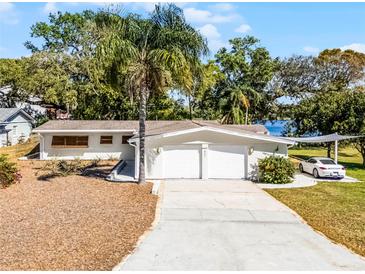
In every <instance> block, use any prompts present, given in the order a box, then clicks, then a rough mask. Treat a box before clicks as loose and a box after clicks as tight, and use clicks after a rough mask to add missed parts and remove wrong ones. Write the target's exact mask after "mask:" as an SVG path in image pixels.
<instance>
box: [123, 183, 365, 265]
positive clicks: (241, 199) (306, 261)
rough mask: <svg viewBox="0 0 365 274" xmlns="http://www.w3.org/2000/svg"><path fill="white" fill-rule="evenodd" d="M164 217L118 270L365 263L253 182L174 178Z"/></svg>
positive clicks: (167, 187) (165, 188)
mask: <svg viewBox="0 0 365 274" xmlns="http://www.w3.org/2000/svg"><path fill="white" fill-rule="evenodd" d="M162 188H163V189H162V201H161V216H160V221H159V223H158V224H157V226H156V227H155V228H154V229H153V231H152V232H151V233H150V234H148V235H147V237H146V238H145V239H144V240H143V241H142V243H141V244H140V246H139V247H138V248H137V249H136V250H135V252H134V253H133V254H132V255H131V256H129V257H128V258H127V260H126V261H125V262H124V263H123V264H122V265H121V266H119V267H118V269H119V270H365V260H363V259H362V258H360V257H359V256H357V255H355V254H353V253H351V252H349V251H348V250H347V249H345V248H343V247H341V246H339V245H336V244H333V243H332V242H330V241H329V240H327V239H326V238H325V237H323V236H321V235H320V234H318V233H316V232H314V231H313V230H312V229H311V228H310V227H309V226H307V225H306V224H304V223H302V222H301V221H300V219H299V218H298V217H296V215H294V214H293V213H292V212H291V211H290V210H289V209H288V208H287V207H285V206H284V205H282V204H281V203H280V202H278V201H277V200H275V199H274V198H272V197H271V196H269V195H268V194H267V193H265V192H264V191H263V190H261V189H259V188H258V187H257V186H255V185H254V184H253V183H251V182H247V181H239V180H208V181H201V180H196V181H194V180H170V181H165V182H164V183H163V184H162Z"/></svg>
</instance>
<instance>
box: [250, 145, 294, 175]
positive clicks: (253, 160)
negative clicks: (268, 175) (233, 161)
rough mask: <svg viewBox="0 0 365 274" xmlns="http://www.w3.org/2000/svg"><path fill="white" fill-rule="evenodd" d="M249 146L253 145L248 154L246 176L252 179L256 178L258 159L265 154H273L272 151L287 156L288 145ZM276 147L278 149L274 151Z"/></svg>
mask: <svg viewBox="0 0 365 274" xmlns="http://www.w3.org/2000/svg"><path fill="white" fill-rule="evenodd" d="M250 147H253V153H252V154H251V155H250V154H249V155H248V165H247V169H248V170H247V172H248V174H247V175H248V178H250V179H253V180H255V179H256V178H257V171H258V160H259V159H263V158H265V157H267V156H270V155H273V154H274V153H275V155H277V156H284V157H287V156H288V146H287V145H285V144H275V143H271V144H270V143H268V144H255V145H253V146H250ZM277 149H278V151H276V150H277ZM275 151H276V152H275Z"/></svg>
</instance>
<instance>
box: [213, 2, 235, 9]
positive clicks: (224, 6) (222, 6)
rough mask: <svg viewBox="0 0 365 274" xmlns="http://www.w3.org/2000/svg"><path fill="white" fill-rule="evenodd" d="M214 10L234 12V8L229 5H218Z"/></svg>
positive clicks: (214, 6)
mask: <svg viewBox="0 0 365 274" xmlns="http://www.w3.org/2000/svg"><path fill="white" fill-rule="evenodd" d="M212 8H213V9H216V10H220V11H229V10H233V9H234V6H233V5H231V4H229V3H218V4H215V5H213V6H212Z"/></svg>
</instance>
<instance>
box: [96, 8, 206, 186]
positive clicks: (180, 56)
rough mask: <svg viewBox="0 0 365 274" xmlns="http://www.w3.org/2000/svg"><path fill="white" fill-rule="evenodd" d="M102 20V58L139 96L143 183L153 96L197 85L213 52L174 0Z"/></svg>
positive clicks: (140, 180)
mask: <svg viewBox="0 0 365 274" xmlns="http://www.w3.org/2000/svg"><path fill="white" fill-rule="evenodd" d="M97 24H98V25H99V27H100V28H101V30H102V31H101V32H100V35H101V43H100V47H99V50H98V53H99V57H100V58H99V59H100V60H101V61H102V62H103V63H106V64H108V65H109V66H110V67H111V68H112V69H113V70H114V71H113V73H114V74H115V72H116V71H117V72H118V73H116V74H117V75H116V79H117V80H118V81H120V82H121V83H122V85H123V86H124V87H125V88H127V90H128V91H129V94H130V97H131V98H132V99H133V97H137V98H138V100H139V183H144V182H145V130H146V127H145V123H146V105H147V100H148V97H149V95H150V94H151V92H154V93H158V92H165V91H167V90H169V89H172V88H175V87H181V88H182V89H184V90H189V89H191V86H192V71H193V70H194V68H195V67H196V66H198V65H199V62H200V57H201V55H204V54H206V53H207V52H208V48H207V44H206V40H205V39H204V38H203V37H202V36H201V35H200V33H199V32H197V31H196V30H195V29H194V28H193V27H191V26H190V25H189V24H187V23H186V21H185V18H184V15H183V11H182V10H181V9H180V8H178V7H177V6H175V5H173V4H168V5H156V6H155V10H154V11H153V12H152V14H151V15H150V16H149V18H147V19H141V18H140V17H139V16H136V15H128V16H126V17H123V16H120V15H119V14H116V13H110V12H106V13H105V14H104V15H103V16H101V17H100V19H99V22H97Z"/></svg>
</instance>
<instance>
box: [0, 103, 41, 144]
mask: <svg viewBox="0 0 365 274" xmlns="http://www.w3.org/2000/svg"><path fill="white" fill-rule="evenodd" d="M33 124H34V120H33V118H32V117H31V116H30V115H29V114H27V113H26V112H25V111H24V110H22V109H20V108H0V147H2V146H8V145H15V144H17V143H19V142H20V141H26V140H28V138H29V136H30V134H31V132H32V127H33Z"/></svg>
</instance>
